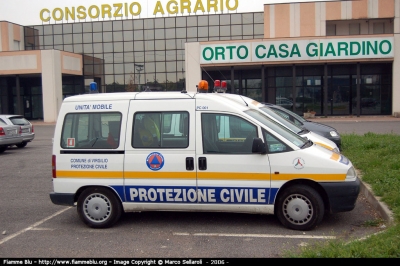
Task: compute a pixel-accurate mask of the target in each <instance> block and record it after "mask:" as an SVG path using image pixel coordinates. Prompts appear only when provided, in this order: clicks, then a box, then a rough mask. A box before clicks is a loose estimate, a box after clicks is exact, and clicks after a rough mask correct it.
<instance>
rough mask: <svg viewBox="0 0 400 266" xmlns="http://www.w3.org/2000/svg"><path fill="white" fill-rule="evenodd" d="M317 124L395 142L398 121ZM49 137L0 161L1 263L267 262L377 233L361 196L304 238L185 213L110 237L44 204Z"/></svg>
mask: <svg viewBox="0 0 400 266" xmlns="http://www.w3.org/2000/svg"><path fill="white" fill-rule="evenodd" d="M324 122H325V123H326V124H330V125H332V126H333V127H336V128H342V127H346V126H347V128H350V129H349V130H352V131H354V130H358V129H360V128H361V129H363V128H364V127H366V128H370V129H378V128H379V129H380V130H381V129H382V128H386V130H388V131H389V133H390V132H392V131H393V130H395V131H396V132H395V133H396V134H400V119H398V120H394V121H363V122H357V123H358V124H356V125H354V124H355V123H356V122H350V123H349V122H348V121H339V122H338V121H333V120H330V121H328V120H324ZM364 123H366V124H364ZM53 130H54V125H49V124H45V123H36V124H35V132H36V138H35V140H34V141H33V142H32V143H29V144H28V145H27V146H26V147H25V148H23V149H17V148H12V149H10V150H8V151H6V152H5V153H4V154H1V155H0V160H1V167H2V170H1V171H0V180H1V182H2V186H0V193H1V195H2V196H1V197H2V202H3V204H2V208H1V209H0V232H1V233H2V234H1V235H0V256H1V257H2V258H19V257H21V258H22V257H25V258H32V257H34V258H65V257H67V258H68V257H73V258H88V257H90V258H92V257H93V258H133V257H136V258H254V257H255V258H274V257H281V256H282V255H283V254H284V253H285V252H286V251H288V250H298V249H299V248H300V247H302V246H305V245H310V244H312V243H315V242H321V241H329V240H331V239H337V238H340V239H346V240H348V241H351V240H354V239H361V238H363V237H366V236H368V235H371V234H373V233H376V232H379V231H381V230H383V229H384V226H383V227H382V226H378V227H373V226H365V225H366V224H367V223H368V222H370V221H375V220H378V219H382V217H381V215H380V214H379V213H378V212H377V211H376V209H375V207H373V206H372V205H371V203H370V202H369V201H367V199H366V198H365V197H364V196H363V195H360V197H359V199H358V201H357V204H356V208H355V209H354V210H353V211H351V212H346V213H339V214H333V215H326V217H324V220H323V222H322V224H321V225H320V226H319V227H317V228H316V229H315V230H313V231H308V232H300V231H293V230H288V229H285V228H283V227H282V226H281V225H280V223H279V222H278V220H277V219H276V218H275V217H274V216H272V215H250V214H234V213H186V212H185V213H184V212H142V213H129V214H125V215H123V217H122V218H121V220H120V221H119V222H118V223H117V224H116V225H115V226H114V227H112V228H110V229H104V230H94V229H90V228H88V227H86V226H85V225H84V224H83V223H82V222H81V221H80V220H79V218H78V215H77V213H76V209H75V208H68V207H64V206H57V205H54V204H52V203H51V201H50V198H49V193H50V192H51V191H52V183H51V154H52V152H51V147H52V137H53ZM339 132H341V131H340V130H339ZM360 134H363V133H360Z"/></svg>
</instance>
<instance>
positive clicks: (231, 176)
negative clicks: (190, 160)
mask: <svg viewBox="0 0 400 266" xmlns="http://www.w3.org/2000/svg"><path fill="white" fill-rule="evenodd" d="M197 175H198V176H197V178H198V179H212V180H250V181H252V180H253V181H260V180H265V181H269V179H270V174H269V173H267V174H265V173H224V172H198V173H197Z"/></svg>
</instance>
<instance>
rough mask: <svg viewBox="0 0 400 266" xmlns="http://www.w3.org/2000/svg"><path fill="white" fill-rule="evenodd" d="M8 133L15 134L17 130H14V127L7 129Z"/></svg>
mask: <svg viewBox="0 0 400 266" xmlns="http://www.w3.org/2000/svg"><path fill="white" fill-rule="evenodd" d="M8 134H10V135H17V130H16V129H11V130H8Z"/></svg>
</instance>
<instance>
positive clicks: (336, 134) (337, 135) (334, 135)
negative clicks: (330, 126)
mask: <svg viewBox="0 0 400 266" xmlns="http://www.w3.org/2000/svg"><path fill="white" fill-rule="evenodd" d="M329 134H331V136H332V137H339V134H338V133H337V132H336V131H334V130H332V131H331V132H329Z"/></svg>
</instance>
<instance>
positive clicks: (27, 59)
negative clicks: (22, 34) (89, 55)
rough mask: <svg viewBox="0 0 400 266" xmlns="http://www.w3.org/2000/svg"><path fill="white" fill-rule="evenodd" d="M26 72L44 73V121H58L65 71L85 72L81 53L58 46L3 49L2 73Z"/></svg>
mask: <svg viewBox="0 0 400 266" xmlns="http://www.w3.org/2000/svg"><path fill="white" fill-rule="evenodd" d="M18 34H19V33H18ZM23 74H38V75H40V74H41V76H42V97H43V115H44V121H45V122H55V121H56V120H57V116H58V111H59V108H60V106H61V102H62V74H70V75H83V59H82V55H78V54H73V53H68V52H62V51H57V50H42V51H39V50H32V51H15V52H1V53H0V76H1V75H23Z"/></svg>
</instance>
